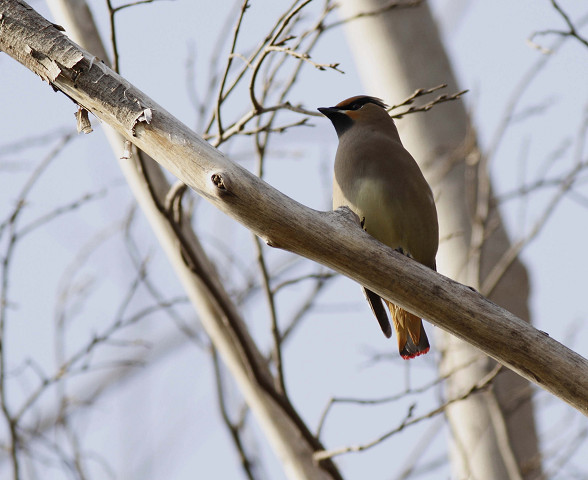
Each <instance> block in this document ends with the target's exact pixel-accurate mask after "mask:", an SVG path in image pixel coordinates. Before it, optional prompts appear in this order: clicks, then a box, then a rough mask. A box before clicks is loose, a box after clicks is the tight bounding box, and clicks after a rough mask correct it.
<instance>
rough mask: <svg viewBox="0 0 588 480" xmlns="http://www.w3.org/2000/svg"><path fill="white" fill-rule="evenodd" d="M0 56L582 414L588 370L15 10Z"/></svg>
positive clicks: (28, 13) (2, 33) (289, 240)
mask: <svg viewBox="0 0 588 480" xmlns="http://www.w3.org/2000/svg"><path fill="white" fill-rule="evenodd" d="M0 49H2V50H3V51H5V52H7V53H8V54H9V55H10V56H12V57H13V58H15V59H16V60H18V61H19V62H21V63H22V64H23V65H25V66H26V67H27V68H29V69H30V70H32V71H33V72H35V73H37V74H38V75H40V76H41V77H42V78H43V79H44V80H46V81H48V82H49V83H50V84H51V85H52V86H53V87H54V88H55V89H57V90H60V91H62V92H63V93H65V94H66V95H67V96H68V97H70V98H71V99H73V100H74V101H75V102H76V103H78V104H79V105H81V106H83V107H84V108H86V109H87V110H88V111H90V112H92V113H93V114H94V115H96V116H97V117H99V118H100V119H101V120H102V121H104V122H106V123H108V124H109V125H111V126H112V127H113V128H115V129H116V130H117V131H118V132H120V133H121V134H122V135H123V136H124V137H125V138H127V139H128V140H130V141H131V142H133V143H134V144H135V145H137V146H138V147H139V148H141V149H142V150H143V151H145V152H146V153H148V154H149V155H150V156H152V157H153V158H154V159H155V160H156V161H157V162H159V163H160V164H161V165H162V166H164V167H165V168H166V169H168V170H169V171H170V172H171V173H173V174H174V175H175V176H176V177H178V178H179V179H181V180H182V181H184V182H185V183H186V184H187V185H188V186H190V187H191V188H192V189H194V190H195V191H196V192H197V193H198V194H200V195H201V196H203V197H204V198H206V199H207V200H208V201H210V202H211V203H212V204H213V205H215V206H216V207H218V208H219V209H220V210H222V211H223V212H225V213H227V214H228V215H230V216H231V217H233V218H235V219H236V220H238V221H239V222H241V223H242V224H244V225H245V226H246V227H247V228H249V229H250V230H251V231H253V232H254V233H255V234H256V235H258V236H260V237H261V238H263V239H264V240H265V241H266V242H267V243H268V244H269V245H272V246H275V247H278V248H282V249H285V250H289V251H291V252H294V253H297V254H299V255H303V256H305V257H307V258H309V259H311V260H314V261H317V262H319V263H322V264H324V265H326V266H328V267H330V268H332V269H334V270H336V271H338V272H340V273H343V274H344V275H346V276H348V277H350V278H353V279H355V280H356V281H358V282H360V283H361V284H363V285H366V286H367V287H368V288H370V289H371V290H373V291H375V292H376V293H378V294H380V295H381V296H383V297H385V298H389V299H390V300H392V301H394V302H395V303H397V304H399V305H400V306H402V307H404V308H406V309H407V310H409V311H411V312H413V313H415V314H417V315H419V316H422V317H424V318H426V319H428V320H429V321H430V322H431V323H433V324H434V325H437V326H439V327H442V328H444V329H445V330H447V331H449V332H451V333H452V334H454V335H456V336H458V337H459V338H462V339H464V340H466V341H467V342H469V343H471V344H472V345H474V346H476V347H477V348H479V349H480V350H482V351H484V352H485V353H486V354H488V355H490V356H491V357H493V358H494V359H496V360H498V361H499V362H501V363H502V364H504V365H506V366H508V367H509V368H511V369H512V370H514V371H516V372H517V373H519V374H520V375H522V376H524V377H525V378H527V379H529V380H530V381H532V382H534V383H536V384H537V385H540V386H541V387H543V388H545V389H546V390H548V391H550V392H551V393H553V394H554V395H556V396H558V397H560V398H561V399H563V400H564V401H566V402H567V403H569V404H570V405H572V406H574V407H575V408H577V409H578V410H580V411H581V412H583V413H584V414H587V413H588V400H587V399H588V361H587V360H586V359H584V358H583V357H581V356H580V355H577V354H576V353H574V352H573V351H571V350H569V349H568V348H566V347H565V346H563V345H561V344H560V343H558V342H556V341H555V340H553V339H551V338H549V336H548V335H547V334H545V333H543V332H540V331H539V330H536V329H534V328H533V327H531V326H530V325H528V324H527V323H526V322H524V321H523V320H521V319H519V318H517V317H515V316H514V315H512V314H511V313H509V312H508V311H506V310H504V309H502V308H500V307H499V306H497V305H495V304H494V303H492V302H490V301H489V300H487V299H486V298H484V297H483V296H482V295H480V294H479V293H477V292H475V291H472V290H470V289H469V288H468V287H466V286H464V285H461V284H459V283H457V282H454V281H452V280H450V279H448V278H445V277H443V276H442V275H439V274H436V273H435V272H433V271H431V270H430V269H428V268H426V267H424V266H422V265H420V264H418V263H417V262H414V261H411V260H410V259H407V258H406V257H404V256H402V255H400V254H398V253H396V252H394V251H393V250H392V249H390V248H388V247H386V246H385V245H383V244H381V243H379V242H377V241H376V240H375V239H373V238H372V237H370V236H369V235H367V234H366V233H365V232H363V231H362V230H361V229H360V228H356V227H357V226H356V223H355V219H353V218H351V216H350V215H348V214H347V213H346V212H345V211H337V212H317V211H315V210H311V209H309V208H307V207H304V206H303V205H301V204H299V203H297V202H295V201H294V200H292V199H290V198H288V197H287V196H285V195H283V194H281V193H280V192H278V191H276V190H275V189H273V188H272V187H270V186H269V185H268V184H267V183H265V182H263V181H262V180H260V179H259V178H257V177H255V176H254V175H252V174H251V173H250V172H248V171H247V170H245V169H243V168H241V167H240V166H238V165H236V164H234V163H233V162H231V161H230V160H228V159H227V158H226V157H224V156H223V155H222V154H221V153H220V152H219V151H217V150H215V149H214V148H213V147H211V146H210V145H209V144H208V143H206V142H204V141H203V140H202V139H201V138H200V137H198V135H196V134H195V133H194V132H192V131H191V130H190V129H189V128H188V127H186V126H185V125H183V124H182V123H180V122H179V121H178V120H176V119H175V118H174V117H172V116H171V115H170V114H169V113H168V112H166V111H165V110H164V109H163V108H162V107H160V106H159V105H157V104H156V103H155V102H154V101H152V100H151V99H150V98H148V97H147V96H146V95H144V94H143V93H142V92H140V91H139V90H138V89H136V88H134V87H133V86H132V85H131V84H130V83H128V82H127V81H126V80H124V79H123V78H122V77H120V76H119V75H117V74H116V73H115V72H113V71H112V70H110V69H109V68H107V67H106V66H105V65H104V64H102V63H101V62H99V61H98V60H97V59H95V58H94V57H93V56H92V55H90V54H88V53H87V52H85V51H84V50H82V49H80V48H79V47H78V46H77V45H75V44H74V43H72V42H71V41H69V39H68V38H67V37H65V36H64V35H63V34H62V33H61V32H60V31H59V30H58V29H56V28H54V27H53V26H52V24H50V23H49V22H47V21H46V20H44V19H42V17H39V16H38V15H37V14H36V13H35V12H34V11H32V10H30V7H28V6H26V5H25V4H23V3H22V2H17V1H16V0H13V1H6V2H3V4H2V7H1V9H0Z"/></svg>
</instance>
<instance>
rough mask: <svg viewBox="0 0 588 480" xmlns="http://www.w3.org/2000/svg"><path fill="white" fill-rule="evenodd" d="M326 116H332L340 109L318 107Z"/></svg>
mask: <svg viewBox="0 0 588 480" xmlns="http://www.w3.org/2000/svg"><path fill="white" fill-rule="evenodd" d="M317 110H318V111H319V112H321V113H322V114H323V115H324V116H325V117H328V118H331V117H332V116H333V115H336V114H337V113H339V109H338V108H335V107H320V108H317Z"/></svg>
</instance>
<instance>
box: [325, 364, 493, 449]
mask: <svg viewBox="0 0 588 480" xmlns="http://www.w3.org/2000/svg"><path fill="white" fill-rule="evenodd" d="M501 369H502V365H496V367H494V369H493V370H492V371H491V372H490V373H488V375H486V376H485V377H484V378H483V379H482V380H480V382H478V383H477V384H475V385H473V386H472V387H471V388H470V389H469V390H468V391H467V392H465V393H463V394H462V395H459V396H456V397H453V398H451V399H449V400H447V401H446V402H444V403H443V404H442V405H440V406H438V407H437V408H434V409H433V410H430V411H429V412H427V413H425V414H423V415H420V416H418V417H413V412H414V409H415V407H416V405H415V404H412V405H410V406H409V407H408V411H407V413H406V415H405V417H404V419H403V420H402V421H401V422H400V425H398V427H396V428H394V429H393V430H390V431H389V432H387V433H385V434H384V435H381V436H380V437H378V438H376V439H375V440H372V441H371V442H368V443H364V444H361V445H353V446H348V447H341V448H337V449H333V450H325V451H322V452H317V453H315V455H314V458H315V459H316V460H317V461H320V460H324V459H326V458H333V457H336V456H338V455H343V454H346V453H351V452H363V451H364V450H368V449H370V448H372V447H375V446H376V445H379V444H381V443H382V442H384V441H385V440H387V439H388V438H390V437H391V436H393V435H395V434H397V433H399V432H401V431H402V430H404V429H405V428H406V427H409V426H411V425H415V424H417V423H419V422H421V421H423V420H426V419H429V418H432V417H435V416H437V415H439V414H440V413H443V412H444V411H445V409H446V408H447V407H448V406H450V405H452V404H454V403H456V402H460V401H462V400H465V399H467V398H469V397H470V396H471V395H474V394H476V393H479V392H482V391H484V390H485V389H487V388H488V387H489V386H490V385H491V383H492V381H493V380H494V378H496V375H498V373H499V372H500V370H501Z"/></svg>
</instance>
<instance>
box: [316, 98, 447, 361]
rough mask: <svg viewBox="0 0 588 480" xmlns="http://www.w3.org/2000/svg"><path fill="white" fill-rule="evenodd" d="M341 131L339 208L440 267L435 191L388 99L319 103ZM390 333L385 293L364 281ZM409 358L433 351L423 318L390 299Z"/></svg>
mask: <svg viewBox="0 0 588 480" xmlns="http://www.w3.org/2000/svg"><path fill="white" fill-rule="evenodd" d="M318 110H319V112H321V113H322V114H323V115H325V116H326V117H328V118H329V120H331V122H332V123H333V126H334V127H335V130H336V132H337V136H338V137H339V147H338V149H337V156H336V158H335V175H334V178H333V209H336V208H338V207H341V206H344V205H345V206H347V207H349V208H350V209H351V210H352V211H353V212H355V213H356V214H357V215H358V217H359V218H360V220H361V224H362V226H363V228H364V229H365V230H366V231H367V233H369V234H370V235H372V236H373V237H375V238H376V239H378V240H379V241H380V242H382V243H385V244H386V245H388V246H390V247H392V248H394V249H396V250H397V251H399V252H401V253H403V254H405V255H407V256H409V257H411V258H413V259H415V260H416V261H418V262H420V263H422V264H423V265H426V266H427V267H430V268H432V269H433V270H436V265H435V255H436V254H437V247H438V246H439V225H438V223H437V210H436V208H435V201H434V199H433V193H432V192H431V188H430V187H429V184H428V183H427V181H426V180H425V177H424V176H423V174H422V172H421V170H420V169H419V167H418V165H417V163H416V162H415V160H414V159H413V158H412V156H411V155H410V153H408V152H407V151H406V150H405V148H404V147H403V146H402V142H401V141H400V136H399V135H398V130H397V129H396V125H395V124H394V120H393V119H392V117H390V115H389V114H388V112H387V111H386V105H385V104H384V103H383V102H382V100H380V99H378V98H375V97H368V96H363V95H361V96H357V97H351V98H348V99H347V100H343V101H342V102H341V103H338V104H337V105H335V106H334V107H328V108H319V109H318ZM363 291H364V294H365V296H366V298H367V301H368V302H369V304H370V307H371V309H372V311H373V312H374V315H375V316H376V318H377V319H378V322H379V323H380V327H381V328H382V331H383V332H384V335H386V337H390V336H391V335H392V330H391V328H390V322H389V320H388V316H387V315H386V310H385V309H384V307H383V305H382V299H381V298H380V297H379V296H378V295H377V294H375V293H374V292H372V291H370V290H368V289H367V288H365V287H363ZM384 301H385V303H386V304H387V305H388V308H389V310H390V316H391V317H392V322H393V324H394V328H395V330H396V335H397V337H398V350H399V351H400V355H401V356H402V358H404V359H409V358H413V357H416V356H418V355H422V354H424V353H427V352H428V351H429V340H428V339H427V334H426V333H425V329H424V328H423V322H422V321H421V319H420V318H419V317H417V316H415V315H413V314H412V313H409V312H407V311H406V310H404V309H402V308H400V307H398V306H397V305H394V304H393V303H392V302H389V301H388V300H384Z"/></svg>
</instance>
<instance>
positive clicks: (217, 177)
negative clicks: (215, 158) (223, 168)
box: [210, 172, 231, 196]
mask: <svg viewBox="0 0 588 480" xmlns="http://www.w3.org/2000/svg"><path fill="white" fill-rule="evenodd" d="M210 180H211V181H212V184H213V185H214V187H215V192H217V195H223V196H224V195H228V194H229V193H230V192H231V181H230V179H229V176H228V175H227V174H226V173H220V172H216V173H213V174H212V175H211V176H210Z"/></svg>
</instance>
